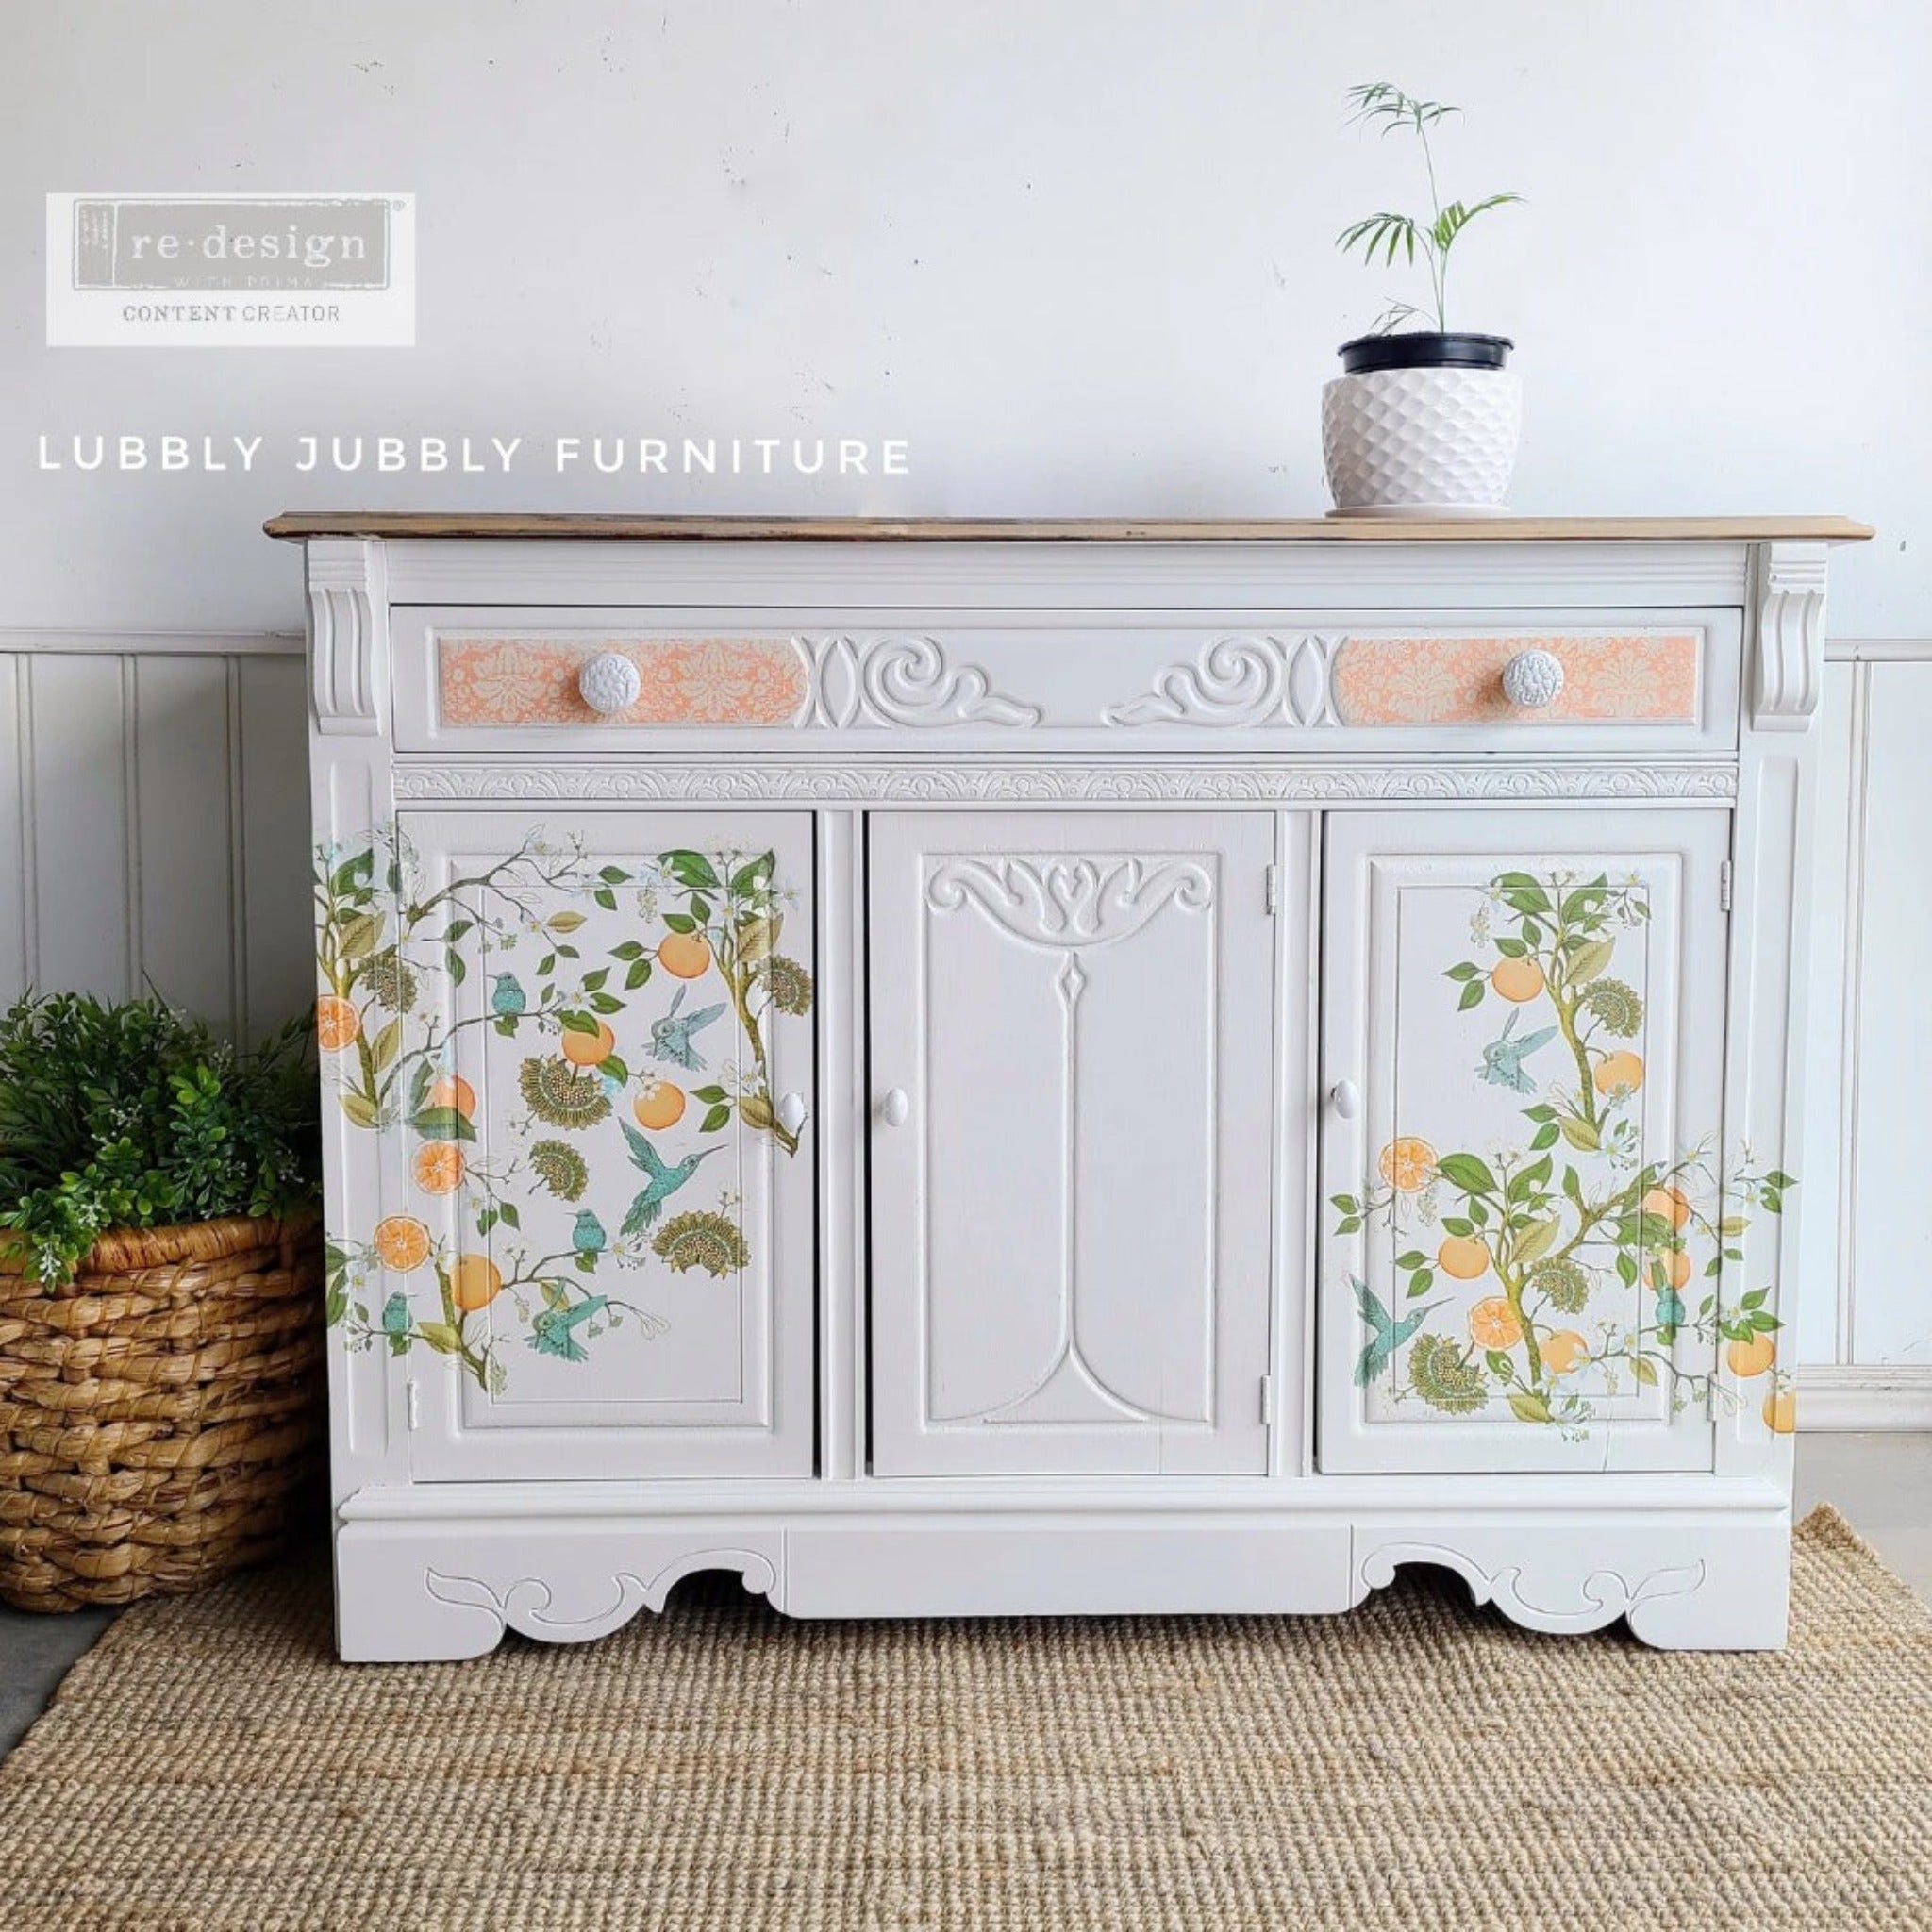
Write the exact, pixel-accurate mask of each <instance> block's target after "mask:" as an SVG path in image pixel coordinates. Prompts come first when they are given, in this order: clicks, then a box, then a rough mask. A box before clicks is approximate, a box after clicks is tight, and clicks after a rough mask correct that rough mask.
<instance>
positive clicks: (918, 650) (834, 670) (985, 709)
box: [795, 637, 1041, 731]
mask: <svg viewBox="0 0 1932 1932" xmlns="http://www.w3.org/2000/svg"><path fill="white" fill-rule="evenodd" d="M799 643H800V645H801V647H802V648H803V649H804V651H805V654H806V658H807V661H808V664H809V666H810V669H811V695H810V697H809V698H808V701H807V703H806V705H805V708H804V709H803V710H802V711H800V713H799V715H798V718H797V720H796V721H795V722H796V723H797V724H799V725H800V726H801V727H803V728H816V729H819V730H824V731H850V730H853V729H855V728H861V727H864V726H868V725H870V726H874V727H881V728H882V727H886V726H891V725H907V726H910V727H912V728H914V729H919V728H922V727H931V726H943V725H960V724H1001V725H1008V726H1011V727H1015V728H1024V727H1025V726H1027V725H1030V724H1039V723H1040V718H1041V712H1040V708H1039V706H1037V705H1027V704H1022V703H1021V702H1020V700H1019V699H1017V698H1013V697H1009V696H1008V695H1007V694H1006V693H1005V692H1004V691H994V690H993V688H992V680H991V678H990V677H989V676H988V675H987V674H986V672H985V670H984V669H983V668H982V667H981V666H979V665H977V664H954V663H952V662H950V661H949V660H948V658H947V657H946V653H945V649H944V647H943V646H942V645H941V643H940V642H939V641H937V640H936V639H933V638H926V637H880V638H852V637H818V638H811V637H808V638H801V639H800V640H799Z"/></svg>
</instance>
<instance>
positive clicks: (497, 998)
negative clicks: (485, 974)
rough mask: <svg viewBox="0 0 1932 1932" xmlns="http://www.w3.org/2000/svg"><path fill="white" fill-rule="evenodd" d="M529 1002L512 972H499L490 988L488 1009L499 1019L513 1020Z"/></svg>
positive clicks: (521, 984) (521, 985) (527, 996)
mask: <svg viewBox="0 0 1932 1932" xmlns="http://www.w3.org/2000/svg"><path fill="white" fill-rule="evenodd" d="M529 1004H530V998H529V995H528V994H527V993H526V992H525V991H524V989H523V983H522V982H521V981H520V980H519V979H518V978H517V976H516V974H514V973H499V974H497V975H496V979H495V982H494V983H493V984H492V985H491V989H490V1010H491V1012H492V1013H494V1014H496V1015H497V1017H498V1018H499V1019H504V1020H514V1019H515V1018H516V1017H517V1015H518V1014H519V1013H521V1012H522V1011H523V1010H524V1008H525V1007H527V1006H528V1005H529Z"/></svg>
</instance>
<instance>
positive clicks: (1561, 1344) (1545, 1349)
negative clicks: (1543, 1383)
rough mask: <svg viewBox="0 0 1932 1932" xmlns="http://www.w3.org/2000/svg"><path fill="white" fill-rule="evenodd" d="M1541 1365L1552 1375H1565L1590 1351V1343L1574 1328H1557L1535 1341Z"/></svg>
mask: <svg viewBox="0 0 1932 1932" xmlns="http://www.w3.org/2000/svg"><path fill="white" fill-rule="evenodd" d="M1537 1353H1538V1354H1539V1355H1540V1356H1541V1357H1542V1358H1543V1367H1544V1368H1546V1369H1547V1370H1549V1372H1550V1374H1553V1375H1567V1374H1569V1373H1570V1372H1571V1370H1572V1369H1574V1368H1575V1367H1576V1366H1577V1364H1578V1363H1579V1362H1581V1361H1582V1360H1583V1358H1584V1357H1585V1356H1587V1355H1588V1354H1589V1353H1590V1343H1589V1342H1587V1341H1584V1339H1583V1337H1582V1336H1580V1335H1579V1334H1577V1332H1576V1331H1575V1329H1574V1328H1558V1329H1557V1332H1556V1333H1555V1334H1554V1335H1545V1336H1544V1337H1543V1338H1542V1339H1541V1341H1539V1342H1538V1343H1537Z"/></svg>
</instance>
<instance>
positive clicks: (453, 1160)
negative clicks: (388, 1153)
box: [409, 1141, 463, 1194]
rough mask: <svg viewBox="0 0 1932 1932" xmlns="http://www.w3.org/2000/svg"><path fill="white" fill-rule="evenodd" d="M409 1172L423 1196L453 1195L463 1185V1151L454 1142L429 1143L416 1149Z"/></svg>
mask: <svg viewBox="0 0 1932 1932" xmlns="http://www.w3.org/2000/svg"><path fill="white" fill-rule="evenodd" d="M409 1171H410V1172H411V1173H412V1174H414V1175H415V1176H416V1185H417V1186H418V1187H419V1188H421V1189H422V1190H423V1191H424V1192H425V1194H453V1193H455V1192H456V1191H457V1190H458V1188H459V1187H461V1186H462V1184H463V1150H462V1149H461V1148H460V1147H458V1145H457V1143H456V1142H455V1141H429V1142H427V1143H426V1144H425V1145H424V1146H421V1147H419V1148H417V1150H416V1158H415V1159H414V1160H412V1161H411V1162H410V1163H409Z"/></svg>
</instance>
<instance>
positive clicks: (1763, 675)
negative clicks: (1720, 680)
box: [1751, 543, 1827, 731]
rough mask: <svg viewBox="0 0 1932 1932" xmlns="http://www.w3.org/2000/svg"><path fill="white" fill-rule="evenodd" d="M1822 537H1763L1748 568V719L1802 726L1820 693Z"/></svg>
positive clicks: (1765, 725) (1768, 725) (1781, 727)
mask: <svg viewBox="0 0 1932 1932" xmlns="http://www.w3.org/2000/svg"><path fill="white" fill-rule="evenodd" d="M1826 556H1827V548H1826V546H1825V545H1824V544H1823V543H1762V544H1759V545H1758V546H1757V551H1756V553H1755V562H1754V566H1753V570H1752V608H1753V617H1754V622H1755V626H1756V648H1755V651H1754V653H1753V655H1754V658H1755V660H1756V674H1755V675H1754V677H1753V679H1752V687H1751V689H1752V703H1751V722H1752V723H1753V724H1755V725H1756V726H1757V728H1758V730H1760V731H1804V730H1806V729H1807V728H1808V727H1809V725H1810V723H1811V720H1812V719H1813V718H1815V717H1816V716H1817V715H1818V708H1819V705H1820V703H1821V702H1822V700H1823V698H1824V566H1825V558H1826Z"/></svg>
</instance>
